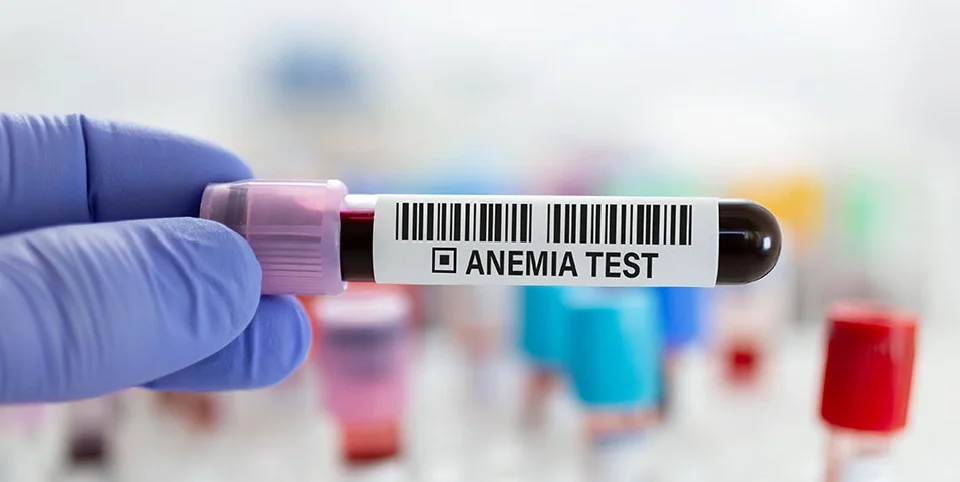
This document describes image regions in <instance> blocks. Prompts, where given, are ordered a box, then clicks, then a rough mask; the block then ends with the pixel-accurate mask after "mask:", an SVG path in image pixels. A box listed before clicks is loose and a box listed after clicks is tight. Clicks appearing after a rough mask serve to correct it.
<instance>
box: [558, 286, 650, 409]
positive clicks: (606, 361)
mask: <svg viewBox="0 0 960 482" xmlns="http://www.w3.org/2000/svg"><path fill="white" fill-rule="evenodd" d="M570 310H571V313H570V315H571V319H570V344H569V350H570V352H569V358H568V365H567V369H568V370H569V373H570V378H571V380H572V382H573V386H574V389H575V391H576V394H577V398H579V399H580V401H581V402H582V403H584V404H585V405H587V406H594V407H604V408H613V409H616V408H625V409H630V408H645V407H653V406H656V405H657V404H658V402H659V396H660V363H661V358H660V352H661V339H660V338H661V337H660V332H659V323H658V317H659V314H658V309H657V299H656V295H655V293H653V292H652V291H640V290H629V291H616V292H611V293H605V294H604V295H603V296H595V297H592V298H587V297H581V298H579V299H577V300H575V301H574V302H572V303H571V307H570Z"/></svg>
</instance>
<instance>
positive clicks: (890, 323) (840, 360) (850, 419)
mask: <svg viewBox="0 0 960 482" xmlns="http://www.w3.org/2000/svg"><path fill="white" fill-rule="evenodd" d="M828 330H829V336H828V341H827V359H826V364H825V366H824V375H823V392H822V394H821V401H820V416H821V418H822V419H823V420H824V421H825V422H826V423H828V424H829V425H831V426H834V427H838V428H844V429H849V430H858V431H864V432H880V433H891V432H897V431H900V430H902V429H903V428H904V427H905V426H906V424H907V410H908V408H909V404H910V388H911V384H912V381H913V365H914V351H915V345H916V332H917V319H916V317H915V316H913V315H910V314H906V313H901V312H897V311H894V310H890V309H886V308H883V307H880V306H876V305H872V304H868V303H844V304H839V305H836V306H834V307H833V308H832V309H831V311H830V314H829V327H828Z"/></svg>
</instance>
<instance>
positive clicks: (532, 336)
mask: <svg viewBox="0 0 960 482" xmlns="http://www.w3.org/2000/svg"><path fill="white" fill-rule="evenodd" d="M567 291H568V289H566V288H562V287H557V286H524V287H523V288H522V294H521V300H522V301H521V316H520V318H521V320H520V321H521V322H520V345H521V349H522V350H523V353H524V354H525V355H526V356H527V358H528V359H529V360H530V362H532V363H534V364H536V365H539V366H541V367H544V368H550V369H562V368H563V364H564V359H565V358H566V355H567V338H568V334H569V333H568V331H569V323H568V313H567V308H566V305H565V298H566V296H568V293H567Z"/></svg>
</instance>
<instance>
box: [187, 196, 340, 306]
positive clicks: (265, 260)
mask: <svg viewBox="0 0 960 482" xmlns="http://www.w3.org/2000/svg"><path fill="white" fill-rule="evenodd" d="M346 195H347V187H346V186H345V185H344V184H343V183H341V182H340V181H333V180H331V181H257V180H251V181H239V182H233V183H227V184H211V185H209V186H207V188H206V189H205V190H204V192H203V200H202V201H201V204H200V217H201V218H204V219H209V220H212V221H217V222H219V223H222V224H224V225H226V226H227V227H229V228H230V229H232V230H234V231H236V232H237V233H239V234H240V235H241V236H243V237H244V238H245V239H246V240H247V242H248V243H250V247H251V248H252V249H253V253H254V254H255V255H256V257H257V260H258V261H259V262H260V267H261V269H262V270H263V282H262V285H261V290H260V291H261V293H263V294H268V295H270V294H304V295H312V294H317V295H335V294H340V293H342V292H343V290H344V286H345V285H344V282H343V279H342V277H341V274H340V207H341V205H342V204H343V201H344V198H345V197H346Z"/></svg>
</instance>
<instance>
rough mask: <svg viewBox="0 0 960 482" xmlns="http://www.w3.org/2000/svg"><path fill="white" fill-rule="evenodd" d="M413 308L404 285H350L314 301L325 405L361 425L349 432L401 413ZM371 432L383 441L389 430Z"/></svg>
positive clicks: (344, 420)
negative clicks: (340, 291)
mask: <svg viewBox="0 0 960 482" xmlns="http://www.w3.org/2000/svg"><path fill="white" fill-rule="evenodd" d="M410 309H411V302H410V299H409V295H408V293H406V292H405V291H403V290H402V289H401V288H399V287H395V286H389V285H377V284H373V283H351V284H350V286H349V287H348V288H347V290H346V292H345V293H343V294H342V295H340V296H335V297H333V296H332V297H326V298H324V299H323V300H321V301H320V302H319V303H318V304H317V305H316V316H317V318H318V320H319V322H320V326H321V328H322V329H323V342H322V343H323V344H322V346H321V347H320V348H319V352H320V356H319V362H320V375H321V376H320V393H321V399H322V403H323V405H324V407H325V408H326V410H327V411H328V412H329V413H330V414H331V415H333V417H334V418H335V419H337V421H339V422H340V423H342V424H344V426H350V427H354V428H357V427H359V428H357V430H359V432H350V433H351V434H354V435H357V434H363V433H367V431H368V429H369V428H370V427H379V428H384V427H389V426H390V425H391V424H394V423H397V422H398V421H399V420H400V419H401V417H402V416H403V412H404V410H405V407H406V400H407V383H408V375H409V373H408V369H409V358H410V353H409V349H410V346H409V339H408V336H407V334H408V332H407V327H408V326H409V323H410V313H411V312H410ZM373 433H375V434H378V435H377V436H376V437H372V439H376V440H383V439H384V437H386V438H387V439H388V438H389V437H387V436H386V435H383V434H389V433H390V432H389V430H387V431H384V430H379V429H378V430H374V431H373ZM348 435H349V434H348ZM381 435H383V437H381ZM360 439H363V437H360ZM358 443H359V444H360V445H361V446H362V445H363V443H362V442H358ZM388 445H389V444H388ZM378 450H379V449H378Z"/></svg>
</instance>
